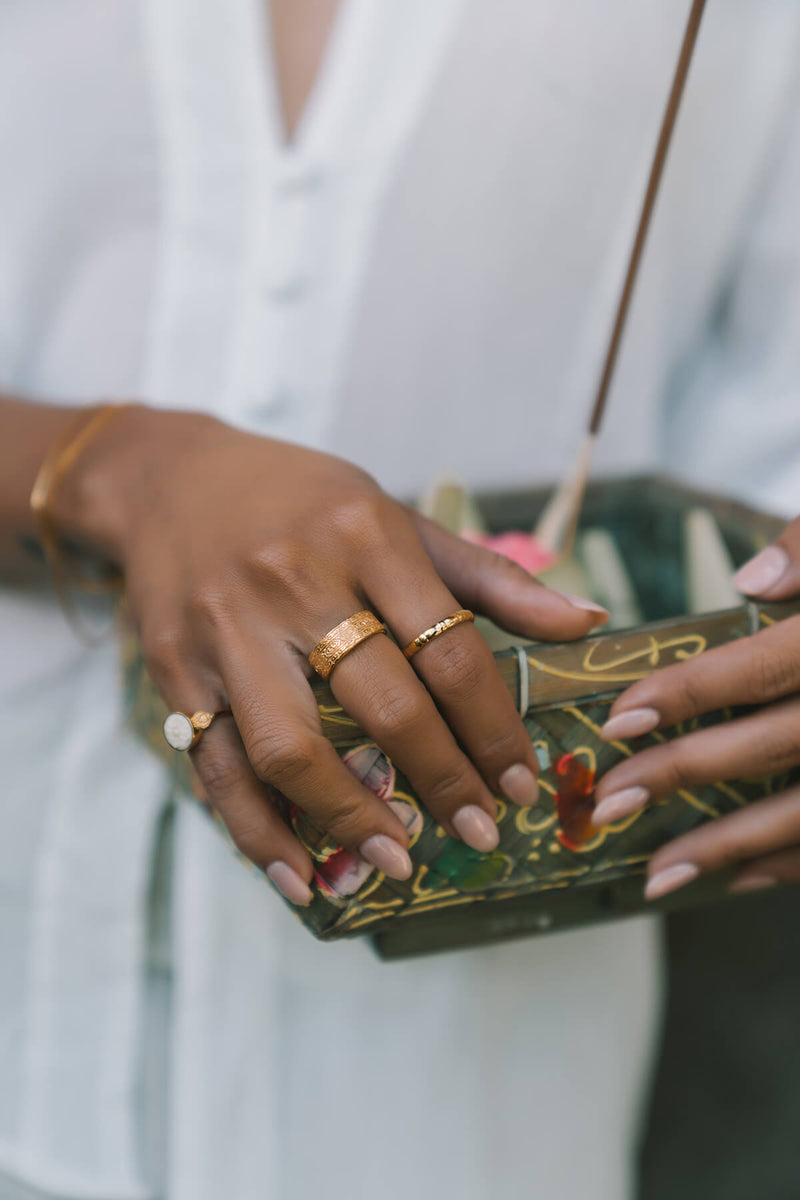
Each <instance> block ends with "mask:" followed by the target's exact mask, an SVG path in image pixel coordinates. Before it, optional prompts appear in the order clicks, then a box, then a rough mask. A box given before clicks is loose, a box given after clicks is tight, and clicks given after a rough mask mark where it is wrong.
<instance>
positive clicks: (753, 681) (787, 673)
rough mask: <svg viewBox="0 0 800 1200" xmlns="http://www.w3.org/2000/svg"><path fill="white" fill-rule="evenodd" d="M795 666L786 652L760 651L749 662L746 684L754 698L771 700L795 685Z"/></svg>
mask: <svg viewBox="0 0 800 1200" xmlns="http://www.w3.org/2000/svg"><path fill="white" fill-rule="evenodd" d="M797 683H798V671H797V666H796V664H795V663H794V662H793V660H792V659H791V658H790V657H789V656H788V655H787V654H781V653H780V652H779V651H770V652H765V650H764V649H763V647H762V649H761V651H760V652H759V653H758V654H756V655H754V656H753V658H752V661H751V663H750V667H749V671H748V676H747V685H748V692H749V693H750V694H751V696H752V698H753V699H755V700H771V699H774V698H775V697H777V696H785V695H786V694H787V693H788V692H791V691H793V690H794V689H795V688H796V687H797Z"/></svg>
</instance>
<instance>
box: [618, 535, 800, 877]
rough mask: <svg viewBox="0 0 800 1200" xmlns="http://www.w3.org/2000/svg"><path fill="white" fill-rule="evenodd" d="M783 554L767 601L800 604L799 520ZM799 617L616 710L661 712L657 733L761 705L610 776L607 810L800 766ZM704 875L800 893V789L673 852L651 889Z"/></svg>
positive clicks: (641, 686)
mask: <svg viewBox="0 0 800 1200" xmlns="http://www.w3.org/2000/svg"><path fill="white" fill-rule="evenodd" d="M776 546H777V547H778V548H779V549H780V550H782V551H783V552H784V554H785V556H786V568H785V571H784V573H783V575H782V576H781V577H780V579H779V580H778V581H777V582H776V583H774V584H773V585H772V586H771V587H767V588H766V589H764V590H763V591H760V592H758V593H756V592H754V591H752V590H750V589H745V588H744V587H743V589H742V590H747V591H748V594H750V595H757V596H758V598H760V599H764V600H788V599H791V598H794V597H796V596H798V595H800V519H798V520H797V521H794V522H793V523H792V524H791V525H789V526H788V527H787V528H786V530H785V531H784V533H783V535H782V536H781V538H779V540H778V542H777V543H776ZM799 693H800V617H790V618H788V619H787V620H785V621H782V622H780V623H778V624H776V625H774V626H771V627H770V628H768V629H765V630H762V631H761V632H760V633H757V634H755V635H753V636H752V637H749V638H745V639H743V640H741V641H737V642H733V643H731V644H730V645H728V646H722V647H720V648H718V649H715V650H711V651H709V652H708V653H706V654H704V655H702V656H701V657H700V658H698V659H692V660H690V661H687V662H685V663H680V664H678V665H675V666H671V667H667V668H665V669H664V670H663V671H657V672H655V674H653V675H651V676H650V677H649V678H648V679H644V680H642V681H641V682H639V683H636V684H634V685H633V687H630V688H628V690H627V691H626V692H624V693H623V694H622V696H620V698H619V699H618V700H617V702H616V704H615V705H614V707H613V709H612V710H611V714H610V716H611V717H618V716H620V715H621V714H622V713H628V712H630V711H631V710H633V709H641V708H649V709H655V710H656V712H657V713H658V714H659V722H658V725H657V728H659V729H666V728H669V727H670V726H672V725H675V724H677V723H678V722H680V721H689V720H691V719H692V718H693V717H696V716H699V715H700V714H702V713H705V712H711V711H713V710H714V709H719V708H724V707H728V706H731V707H734V706H737V705H758V706H760V707H759V708H758V710H757V711H756V712H754V713H752V714H751V715H748V716H743V717H740V718H739V719H738V720H734V721H731V722H729V723H727V724H725V725H720V726H715V727H713V728H710V729H706V730H700V731H697V732H694V733H688V734H686V735H684V736H683V737H680V738H678V739H676V740H675V741H672V742H669V743H667V744H664V745H659V746H654V747H650V748H648V749H647V750H643V751H641V753H639V754H636V755H634V756H633V757H632V758H630V759H627V760H626V761H625V762H622V763H620V764H619V765H618V766H616V767H614V768H613V770H611V771H609V772H608V774H607V775H606V776H605V777H604V778H603V779H602V781H601V782H600V784H599V785H598V789H597V799H598V802H600V801H604V800H606V799H607V798H608V797H609V796H611V795H612V794H613V793H616V792H619V791H621V790H623V789H627V788H631V787H635V786H641V787H644V788H646V789H647V791H648V792H649V793H650V798H651V799H658V798H659V797H661V796H664V795H667V794H668V793H669V792H672V791H674V790H675V789H676V788H680V787H691V786H693V785H696V784H703V783H710V782H714V781H716V780H731V779H736V778H742V777H748V776H756V775H760V774H765V773H768V772H775V771H783V770H786V769H788V768H790V767H795V766H797V765H798V764H800V695H799ZM680 863H687V864H692V865H694V866H695V867H697V868H698V870H699V873H700V874H707V873H710V872H714V871H718V870H720V869H722V868H725V867H732V866H740V867H741V870H740V873H739V876H738V878H737V881H736V883H735V884H734V888H736V889H737V890H748V889H749V888H751V887H756V886H759V885H761V886H767V885H768V884H769V883H770V882H772V883H778V882H783V883H800V788H792V789H790V790H788V791H785V792H783V793H782V794H781V795H776V796H770V797H768V798H766V799H764V800H761V801H760V802H759V803H757V804H753V805H750V806H749V807H748V808H746V809H742V810H741V811H739V812H735V813H732V814H731V815H729V816H726V817H722V818H721V819H720V820H718V821H714V822H713V823H711V824H708V825H704V826H702V827H700V828H699V829H695V830H693V831H692V832H691V833H688V834H685V835H684V836H682V837H680V838H676V840H675V841H673V842H670V843H669V844H668V845H667V846H665V847H664V848H663V849H662V850H659V851H658V853H657V854H655V855H654V856H653V859H652V860H651V862H650V865H649V869H648V876H649V879H650V880H651V881H652V880H653V879H654V878H655V877H656V876H657V875H660V874H661V872H662V871H665V870H666V869H667V868H672V867H674V866H675V865H676V864H680Z"/></svg>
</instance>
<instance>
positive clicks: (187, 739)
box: [163, 708, 230, 750]
mask: <svg viewBox="0 0 800 1200" xmlns="http://www.w3.org/2000/svg"><path fill="white" fill-rule="evenodd" d="M227 712H230V709H229V708H222V709H220V711H219V712H196V713H185V712H171V713H170V714H169V716H168V717H166V718H165V720H164V726H163V728H164V738H165V740H166V743H167V745H168V746H171V747H172V749H173V750H192V749H194V747H195V746H196V745H197V743H198V742H199V741H200V738H201V737H202V736H203V734H204V733H205V731H206V730H207V729H208V727H209V725H210V724H211V722H212V721H213V720H214V719H215V717H219V716H221V715H222V714H223V713H227Z"/></svg>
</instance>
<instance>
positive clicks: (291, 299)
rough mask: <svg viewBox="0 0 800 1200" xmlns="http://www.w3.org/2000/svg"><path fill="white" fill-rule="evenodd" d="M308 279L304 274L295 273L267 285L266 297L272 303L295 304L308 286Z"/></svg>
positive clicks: (301, 297)
mask: <svg viewBox="0 0 800 1200" xmlns="http://www.w3.org/2000/svg"><path fill="white" fill-rule="evenodd" d="M309 283H310V280H309V279H308V277H307V276H305V275H296V276H295V277H294V278H287V279H283V280H280V281H276V282H275V283H270V284H268V285H267V289H266V294H267V299H268V300H271V301H272V303H273V304H296V303H297V301H298V300H302V299H303V296H305V294H306V292H307V291H308V288H309Z"/></svg>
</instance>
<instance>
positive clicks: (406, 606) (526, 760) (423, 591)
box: [369, 548, 538, 805]
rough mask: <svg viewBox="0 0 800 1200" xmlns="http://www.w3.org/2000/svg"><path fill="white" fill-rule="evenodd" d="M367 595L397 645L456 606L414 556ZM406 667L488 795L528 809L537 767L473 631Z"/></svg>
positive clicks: (445, 639)
mask: <svg viewBox="0 0 800 1200" xmlns="http://www.w3.org/2000/svg"><path fill="white" fill-rule="evenodd" d="M370 584H371V586H370V588H369V595H370V598H371V600H372V602H373V603H374V604H375V605H376V607H377V608H378V609H379V610H380V612H381V614H382V616H383V619H384V620H385V621H386V623H387V624H388V626H389V628H390V629H391V630H392V632H393V633H394V635H395V637H396V638H397V640H398V642H399V643H400V645H401V646H405V645H407V644H408V643H409V642H411V641H412V640H413V639H414V638H416V637H418V636H419V635H420V634H421V633H423V632H424V631H425V630H426V629H429V628H430V627H431V626H433V625H434V624H435V623H436V622H437V621H440V620H442V619H443V618H444V617H447V616H449V615H450V614H452V613H454V612H456V611H458V609H459V608H460V607H461V605H460V604H459V603H458V601H457V600H456V599H455V597H454V596H453V595H452V593H451V592H450V590H449V589H448V588H447V587H446V586H445V584H444V583H443V582H442V580H441V579H440V578H439V576H438V575H437V573H436V571H435V569H434V567H433V565H432V563H431V562H430V560H429V559H428V558H427V556H426V555H425V554H424V551H422V550H421V548H420V555H419V556H418V557H415V558H414V559H412V560H411V561H410V562H409V560H408V559H404V561H403V563H402V567H401V568H400V569H397V570H392V569H391V566H390V567H389V568H388V569H387V570H385V571H383V572H382V573H381V576H380V578H379V579H376V580H372V581H370ZM411 663H412V665H413V667H414V669H415V671H416V673H417V674H418V675H419V677H420V678H421V679H422V681H423V683H424V684H425V686H426V687H427V689H428V691H429V692H430V693H431V695H432V696H433V698H434V700H435V701H436V704H437V707H438V708H439V710H440V712H441V713H442V714H443V716H444V718H445V719H446V721H447V723H448V725H449V726H450V728H451V730H452V731H453V733H454V734H455V737H456V739H457V740H458V742H459V744H460V745H461V746H462V748H463V749H464V751H465V753H466V754H467V756H468V757H469V758H470V759H471V761H472V762H473V763H474V764H475V766H476V767H477V769H478V771H479V772H480V774H481V775H482V776H483V778H484V780H485V781H486V783H487V785H488V787H489V789H490V790H491V791H492V792H493V793H494V794H495V795H504V796H506V797H507V799H509V800H512V801H513V802H514V803H516V804H521V805H530V804H533V803H535V801H536V798H537V795H538V785H537V783H536V776H537V774H538V761H537V758H536V752H535V750H534V748H533V746H532V744H531V741H530V738H529V737H528V734H527V732H526V730H525V726H524V725H523V723H522V720H521V718H520V716H519V713H518V712H517V710H516V706H515V704H514V701H513V700H512V698H511V695H510V693H509V691H508V688H507V687H506V685H505V683H504V682H503V679H502V677H501V675H500V672H499V671H498V669H497V664H496V663H495V661H494V655H493V654H492V652H491V650H490V649H489V646H488V645H487V643H486V642H485V640H484V639H483V637H481V635H480V633H479V632H478V630H477V629H476V628H475V626H474V625H473V624H461V625H456V626H454V627H453V628H452V629H448V630H447V631H445V632H444V633H442V634H440V635H439V636H438V637H436V638H435V639H434V640H433V641H431V642H429V643H428V644H427V645H426V646H423V647H422V649H421V650H418V651H417V653H416V654H415V655H414V657H413V658H412V660H411Z"/></svg>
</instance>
